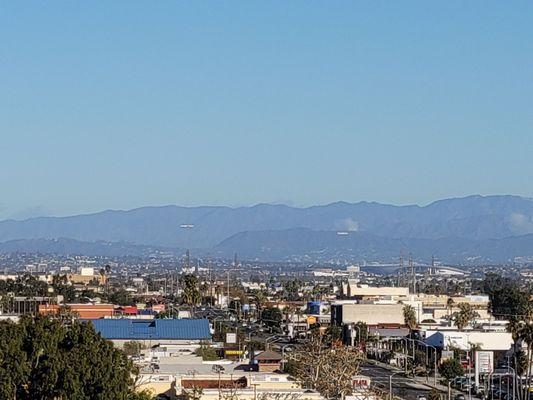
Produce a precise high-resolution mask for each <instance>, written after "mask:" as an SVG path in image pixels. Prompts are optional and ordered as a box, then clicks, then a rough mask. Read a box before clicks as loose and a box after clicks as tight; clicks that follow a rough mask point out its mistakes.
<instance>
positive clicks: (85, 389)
mask: <svg viewBox="0 0 533 400" xmlns="http://www.w3.org/2000/svg"><path fill="white" fill-rule="evenodd" d="M134 372H135V368H134V366H133V364H132V362H131V361H130V360H128V358H127V356H126V354H125V353H123V352H122V351H120V350H118V349H115V348H114V347H113V344H112V343H111V342H109V341H107V340H105V339H103V338H102V337H101V336H100V335H99V334H98V333H96V331H95V330H94V328H93V326H92V325H91V324H89V323H83V322H73V323H71V324H69V325H65V324H64V323H63V322H62V321H61V320H60V319H54V318H50V317H45V316H24V317H22V319H21V321H20V323H17V324H15V323H12V322H0V398H2V399H18V400H33V399H41V400H67V399H69V400H99V399H100V400H107V399H124V400H139V399H145V398H147V395H146V393H142V394H139V393H136V392H135V390H134V383H135V374H134Z"/></svg>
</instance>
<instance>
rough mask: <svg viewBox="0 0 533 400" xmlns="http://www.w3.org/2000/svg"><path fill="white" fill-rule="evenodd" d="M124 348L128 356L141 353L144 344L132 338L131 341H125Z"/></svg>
mask: <svg viewBox="0 0 533 400" xmlns="http://www.w3.org/2000/svg"><path fill="white" fill-rule="evenodd" d="M122 350H123V351H124V353H126V355H128V356H138V355H139V354H140V353H141V350H142V345H141V344H140V343H139V342H137V341H135V340H130V341H129V342H126V343H124V346H123V347H122Z"/></svg>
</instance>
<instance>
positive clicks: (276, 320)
mask: <svg viewBox="0 0 533 400" xmlns="http://www.w3.org/2000/svg"><path fill="white" fill-rule="evenodd" d="M282 319H283V316H282V314H281V311H280V309H279V308H277V307H269V308H265V309H264V310H263V312H262V313H261V321H262V322H263V323H264V324H265V325H266V326H268V327H271V328H279V327H280V324H281V320H282Z"/></svg>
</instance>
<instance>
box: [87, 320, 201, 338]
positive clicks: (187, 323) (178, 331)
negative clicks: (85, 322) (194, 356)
mask: <svg viewBox="0 0 533 400" xmlns="http://www.w3.org/2000/svg"><path fill="white" fill-rule="evenodd" d="M91 322H92V324H93V326H94V328H95V329H96V331H97V332H100V334H101V335H102V337H104V338H106V339H125V340H143V339H174V340H208V339H211V332H210V330H209V322H208V320H207V319H151V320H142V319H128V318H122V319H96V320H92V321H91Z"/></svg>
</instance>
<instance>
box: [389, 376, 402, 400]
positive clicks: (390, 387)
mask: <svg viewBox="0 0 533 400" xmlns="http://www.w3.org/2000/svg"><path fill="white" fill-rule="evenodd" d="M399 373H400V371H398V372H395V373H393V374H391V375H389V400H392V399H393V398H394V396H393V394H392V377H393V376H394V375H396V374H399Z"/></svg>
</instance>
